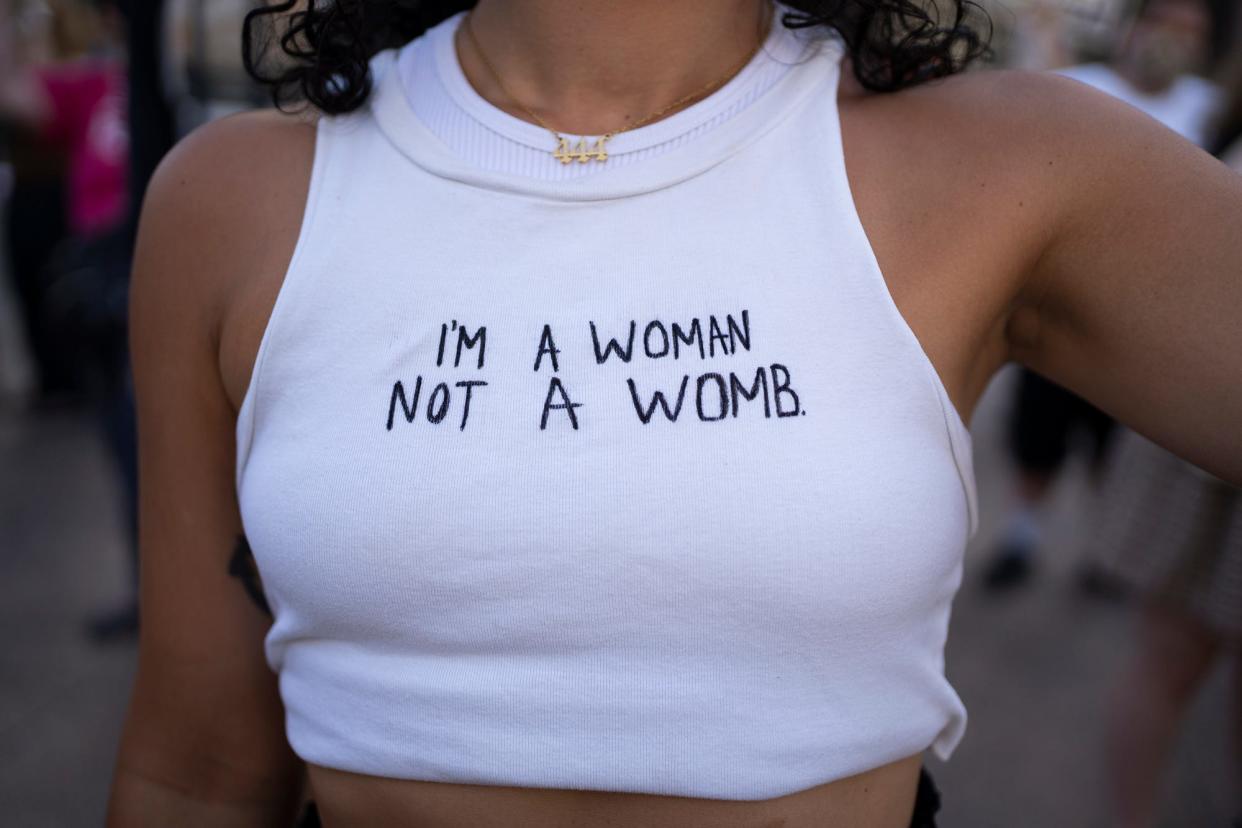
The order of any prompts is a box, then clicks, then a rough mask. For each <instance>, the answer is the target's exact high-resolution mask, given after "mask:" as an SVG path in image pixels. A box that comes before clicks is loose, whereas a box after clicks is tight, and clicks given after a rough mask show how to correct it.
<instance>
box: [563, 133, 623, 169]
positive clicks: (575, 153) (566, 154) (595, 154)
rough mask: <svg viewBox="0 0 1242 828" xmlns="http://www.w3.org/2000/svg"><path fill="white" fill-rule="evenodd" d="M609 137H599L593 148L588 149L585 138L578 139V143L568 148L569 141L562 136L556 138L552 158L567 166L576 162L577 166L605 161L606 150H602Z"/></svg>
mask: <svg viewBox="0 0 1242 828" xmlns="http://www.w3.org/2000/svg"><path fill="white" fill-rule="evenodd" d="M611 137H612V136H611V135H601V136H600V137H599V138H597V139H596V141H595V144H594V146H591V147H588V146H587V142H586V138H579V139H578V143H577V144H575V145H574V146H573V149H570V147H569V139H568V138H565V137H563V136H557V139H556V149H555V150H554V151H553V153H552V157H553V158H555V159H556V160H557V161H560V162H561V163H562V164H569V163H572V162H574V161H577V162H578V163H579V164H586V163H587V162H589V161H607V160H608V150H606V149H605V148H604V144H605V143H606V142H607V141H608V139H609V138H611Z"/></svg>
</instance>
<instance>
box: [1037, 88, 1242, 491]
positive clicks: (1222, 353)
mask: <svg viewBox="0 0 1242 828" xmlns="http://www.w3.org/2000/svg"><path fill="white" fill-rule="evenodd" d="M1028 83H1030V82H1028ZM1034 86H1035V87H1036V88H1034V89H1030V90H1027V98H1028V99H1029V100H1030V101H1031V102H1032V106H1034V107H1036V108H1037V109H1038V110H1039V113H1038V118H1037V119H1036V120H1037V121H1038V122H1039V123H1041V124H1043V125H1044V127H1043V128H1042V129H1041V132H1042V134H1040V135H1037V136H1034V140H1033V141H1032V143H1031V147H1032V149H1031V150H1030V152H1031V153H1033V154H1035V155H1037V157H1038V163H1040V164H1042V165H1044V166H1045V167H1046V169H1047V173H1046V175H1047V179H1046V183H1047V184H1048V185H1049V187H1048V189H1049V191H1051V192H1053V193H1055V194H1056V201H1055V205H1056V212H1055V221H1054V222H1053V226H1052V227H1051V229H1050V232H1049V234H1048V242H1047V244H1046V246H1045V248H1044V250H1043V254H1042V256H1041V257H1040V259H1039V262H1038V264H1037V266H1036V267H1035V269H1034V271H1033V272H1032V273H1031V275H1030V277H1029V280H1028V283H1027V285H1026V290H1025V295H1026V299H1027V304H1026V306H1025V308H1024V309H1023V310H1021V311H1019V312H1018V314H1017V315H1015V323H1016V324H1014V325H1013V326H1012V330H1013V331H1014V332H1015V336H1014V337H1013V338H1012V345H1013V356H1014V357H1015V358H1016V359H1018V360H1019V361H1021V362H1024V363H1025V364H1027V365H1029V366H1030V367H1032V368H1034V369H1035V370H1037V371H1039V372H1040V373H1043V374H1045V375H1046V376H1048V377H1049V378H1051V379H1053V380H1054V381H1056V382H1059V383H1061V384H1062V385H1064V386H1066V387H1067V388H1069V389H1071V390H1073V391H1076V392H1078V393H1080V394H1081V395H1083V396H1084V397H1086V398H1087V399H1089V400H1090V401H1091V402H1093V403H1095V404H1096V405H1097V406H1099V407H1100V408H1102V409H1103V410H1105V411H1107V412H1108V413H1110V414H1112V415H1113V416H1115V417H1116V418H1117V419H1119V420H1121V421H1122V422H1124V423H1126V424H1127V425H1129V426H1131V427H1132V428H1134V430H1136V431H1138V432H1140V433H1142V434H1144V435H1145V436H1147V437H1148V438H1150V439H1151V440H1153V441H1154V442H1156V443H1158V444H1160V445H1162V446H1164V447H1165V448H1167V449H1169V450H1170V451H1172V452H1174V453H1175V454H1178V455H1180V456H1182V457H1184V458H1185V459H1187V460H1189V461H1191V462H1192V463H1194V464H1196V465H1198V466H1200V467H1201V468H1203V469H1205V470H1207V471H1209V472H1211V473H1213V474H1215V475H1216V476H1218V477H1220V478H1222V479H1224V480H1227V481H1229V482H1232V483H1235V484H1238V485H1242V176H1240V175H1238V174H1237V173H1235V172H1233V171H1231V170H1230V169H1229V168H1228V167H1226V166H1225V165H1224V164H1222V163H1221V162H1219V161H1217V160H1216V159H1214V158H1213V157H1211V156H1210V155H1208V154H1207V153H1205V152H1203V151H1201V150H1199V149H1198V148H1196V147H1195V146H1193V145H1192V144H1191V143H1190V142H1188V141H1186V140H1184V139H1182V138H1181V137H1179V136H1178V135H1176V134H1175V133H1173V132H1172V131H1170V130H1168V129H1166V128H1165V127H1163V126H1162V125H1160V124H1158V123H1157V122H1155V121H1154V120H1151V119H1149V118H1147V117H1146V116H1144V115H1142V114H1140V113H1138V112H1137V111H1136V110H1133V109H1131V108H1130V107H1128V106H1126V105H1124V104H1122V103H1119V102H1116V101H1114V100H1112V99H1111V98H1108V97H1107V96H1104V95H1102V94H1100V93H1098V92H1096V91H1094V90H1092V89H1090V88H1088V87H1085V86H1083V85H1081V84H1079V83H1077V82H1075V81H1071V80H1067V79H1062V78H1055V77H1044V78H1040V79H1039V80H1038V81H1036V82H1034Z"/></svg>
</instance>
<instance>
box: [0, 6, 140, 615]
mask: <svg viewBox="0 0 1242 828" xmlns="http://www.w3.org/2000/svg"><path fill="white" fill-rule="evenodd" d="M51 9H52V18H51V20H52V24H53V27H54V28H57V27H59V28H69V29H73V30H74V31H77V32H78V33H79V34H78V40H79V46H78V48H77V53H76V54H73V56H72V57H69V58H67V59H62V60H56V61H51V62H42V63H41V62H38V61H18V60H16V59H14V55H15V50H13V49H9V50H6V51H5V54H6V55H8V56H9V57H10V59H11V62H10V65H9V66H8V67H7V71H4V72H0V79H2V80H0V108H2V109H0V111H2V112H3V114H4V115H5V116H6V117H7V118H8V119H9V121H10V122H11V123H12V124H14V125H15V126H17V127H18V128H20V129H21V130H22V131H23V132H24V133H25V134H26V135H27V136H28V137H27V140H31V141H33V142H35V143H37V144H39V145H41V146H43V147H47V148H54V149H55V150H56V151H58V152H60V153H62V154H63V155H64V157H65V159H66V175H65V181H64V184H63V186H64V187H65V198H64V203H65V213H66V223H67V233H66V236H65V238H63V239H60V240H59V241H58V242H57V244H56V246H55V248H53V250H52V251H51V252H50V254H49V255H48V256H47V262H46V263H45V264H44V265H43V266H42V268H41V269H40V274H39V279H40V282H41V285H40V296H39V302H38V308H37V312H38V313H37V317H36V318H35V320H34V323H35V325H37V326H38V325H41V326H43V327H42V329H43V330H44V331H45V332H46V333H45V335H46V336H50V337H52V338H54V339H55V340H56V342H57V343H58V345H57V349H58V352H60V353H63V354H65V355H66V356H67V357H68V359H69V361H70V362H71V367H72V371H73V374H72V376H73V378H74V380H73V381H74V387H75V388H77V389H78V390H79V391H80V392H82V393H84V394H85V395H86V398H87V400H88V401H89V403H90V404H91V405H92V406H93V407H94V409H95V413H96V416H97V418H98V421H99V423H100V425H101V427H102V433H103V436H104V438H105V443H106V446H107V448H108V450H109V452H110V454H111V455H112V459H113V461H114V464H115V467H116V468H117V470H118V471H119V473H120V480H121V488H120V493H121V497H122V509H123V514H124V523H125V526H126V530H127V531H126V538H127V540H128V546H129V547H130V550H131V552H130V556H129V564H130V578H129V581H130V583H131V588H130V590H129V594H128V595H126V596H125V598H124V600H123V601H122V603H121V605H120V606H119V607H114V608H109V609H108V610H106V611H104V612H102V613H101V614H99V615H96V616H94V617H92V618H91V619H88V622H87V631H88V632H89V633H90V634H91V635H92V636H94V637H96V638H107V637H110V636H112V635H114V634H117V633H125V632H134V631H136V624H137V605H138V603H137V563H138V561H137V549H136V546H137V526H136V523H137V518H136V510H137V502H136V496H137V461H136V451H137V449H136V438H135V429H134V422H133V402H132V388H131V384H130V381H129V375H128V351H127V348H126V346H125V339H126V327H125V317H126V313H127V303H128V281H129V279H128V274H129V266H130V251H131V248H132V244H131V239H130V236H129V234H128V233H127V219H128V216H129V210H130V199H129V188H128V177H129V163H128V161H129V153H130V143H129V137H128V117H127V114H128V113H127V110H128V105H127V95H126V90H127V72H126V61H125V54H124V37H123V33H122V29H123V19H122V18H121V15H120V10H119V8H118V7H117V6H116V5H115V4H114V3H112V2H108V1H107V0H97V1H96V2H94V3H90V4H87V3H81V2H76V0H60V2H57V3H55V4H53V5H52V7H51ZM65 21H71V22H72V23H73V25H72V26H71V25H70V23H69V22H65ZM6 31H7V32H8V33H9V36H10V38H12V37H14V36H15V34H16V32H15V30H14V28H13V27H11V26H10V27H6ZM64 51H70V50H64ZM14 209H16V210H21V209H22V208H21V206H20V205H15V208H14ZM45 390H46V389H45Z"/></svg>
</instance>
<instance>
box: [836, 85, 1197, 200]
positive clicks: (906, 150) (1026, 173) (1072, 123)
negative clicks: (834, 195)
mask: <svg viewBox="0 0 1242 828" xmlns="http://www.w3.org/2000/svg"><path fill="white" fill-rule="evenodd" d="M842 110H843V112H850V113H851V115H852V117H853V119H854V121H856V122H857V123H858V124H859V125H860V126H861V127H862V128H863V129H865V130H866V133H867V135H866V137H867V142H866V143H868V144H870V145H871V146H873V147H876V150H875V152H872V153H867V154H868V155H876V154H878V153H880V152H883V154H884V159H885V163H886V164H888V165H892V166H894V167H896V168H900V169H901V171H902V172H903V173H905V172H909V171H910V170H912V169H913V170H915V171H917V170H918V169H921V170H923V171H924V174H923V175H922V176H921V177H922V178H923V179H926V178H927V177H928V176H930V177H931V178H932V179H935V178H936V177H938V176H940V177H943V176H944V174H946V173H948V172H953V173H958V174H960V173H961V172H962V171H963V170H965V169H969V170H970V171H971V172H972V173H973V175H971V176H969V177H972V178H976V179H977V178H978V177H979V176H980V175H988V176H991V177H996V176H999V177H1002V178H1003V179H1004V180H1008V181H1011V182H1013V183H1015V184H1018V183H1020V184H1021V186H1022V189H1023V190H1025V191H1027V192H1030V193H1031V194H1032V195H1033V196H1035V197H1038V195H1039V191H1040V187H1041V185H1042V186H1043V188H1044V189H1052V190H1055V191H1056V194H1059V195H1061V196H1064V195H1065V194H1066V190H1065V188H1066V187H1074V186H1075V185H1086V184H1088V183H1089V181H1090V180H1092V179H1098V178H1099V176H1101V175H1107V174H1108V173H1109V171H1110V170H1114V169H1116V168H1117V167H1118V166H1119V165H1121V164H1123V163H1125V162H1126V161H1127V160H1129V159H1131V158H1132V157H1133V156H1134V154H1135V153H1143V152H1149V153H1150V152H1161V153H1173V154H1178V155H1189V154H1194V153H1198V152H1201V151H1200V150H1198V149H1197V148H1195V147H1194V145H1193V144H1191V143H1190V142H1189V141H1186V140H1185V139H1182V138H1180V137H1179V136H1177V135H1176V134H1175V133H1173V132H1172V131H1171V130H1169V129H1168V128H1167V127H1165V126H1163V125H1162V124H1160V123H1158V122H1156V121H1155V120H1154V119H1152V118H1150V117H1148V116H1147V115H1145V114H1143V113H1141V112H1139V111H1138V110H1137V109H1135V108H1133V107H1131V106H1129V105H1127V104H1125V103H1123V102H1121V101H1119V100H1117V99H1115V98H1113V97H1112V96H1111V95H1108V94H1106V93H1104V92H1101V91H1099V90H1097V89H1094V88H1093V87H1091V86H1088V85H1087V84H1085V83H1082V82H1080V81H1077V80H1074V79H1072V78H1069V77H1065V76H1063V75H1060V74H1057V73H1053V72H1032V71H1020V70H999V69H985V70H979V71H972V72H966V73H962V74H959V75H954V76H950V77H947V78H942V79H939V80H935V81H931V82H928V83H924V84H920V85H918V86H914V87H911V88H909V89H905V90H902V91H900V92H897V93H892V94H882V95H875V94H860V93H859V92H857V91H854V92H853V93H852V94H848V95H845V96H844V97H843V99H842ZM859 143H860V144H861V143H862V142H859ZM1067 173H1075V174H1078V173H1089V174H1090V175H1087V176H1086V177H1085V178H1084V177H1078V176H1075V177H1069V176H1067V175H1066V174H1067ZM945 183H946V185H947V186H950V187H951V186H952V182H945Z"/></svg>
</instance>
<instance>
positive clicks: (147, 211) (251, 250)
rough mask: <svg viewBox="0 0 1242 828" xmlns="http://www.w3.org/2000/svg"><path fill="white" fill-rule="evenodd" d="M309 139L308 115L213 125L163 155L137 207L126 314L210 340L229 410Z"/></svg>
mask: <svg viewBox="0 0 1242 828" xmlns="http://www.w3.org/2000/svg"><path fill="white" fill-rule="evenodd" d="M315 131H316V130H315V120H314V118H313V116H310V115H303V114H297V115H289V114H285V113H282V112H278V111H276V110H258V111H251V112H242V113H237V114H234V115H229V116H226V117H223V118H220V119H217V120H214V121H211V122H209V123H207V124H204V125H202V126H200V127H198V128H197V129H195V130H194V131H192V132H191V133H189V134H188V135H186V136H185V137H184V138H182V139H181V140H180V141H179V142H178V143H177V144H176V146H174V147H173V148H172V150H171V151H170V152H169V153H168V155H167V156H165V158H164V159H163V160H162V161H161V162H160V165H159V167H158V168H157V169H156V172H155V175H154V176H153V177H152V180H151V183H150V186H149V187H148V190H147V194H146V197H145V199H144V203H143V209H142V219H141V223H140V228H139V235H138V248H137V251H136V254H135V266H134V282H133V294H134V295H133V300H132V305H131V307H132V308H133V309H134V310H135V312H136V315H137V314H140V313H141V309H142V308H158V311H156V312H155V313H154V314H152V315H153V316H158V322H156V321H154V320H152V324H159V325H161V326H166V327H171V328H173V329H180V330H182V331H183V332H185V331H186V330H193V331H197V332H198V333H199V334H201V335H202V337H203V338H205V340H207V341H209V342H211V343H212V344H213V347H215V348H217V357H218V368H219V370H220V374H221V378H222V379H223V382H224V386H225V390H226V392H228V396H229V398H230V401H231V402H232V403H233V404H234V405H236V404H237V397H238V395H239V394H240V391H239V390H238V386H242V385H244V383H245V381H246V376H248V366H246V365H245V362H246V351H247V349H251V350H253V347H257V344H254V345H253V346H252V343H251V342H250V340H251V339H254V338H255V337H253V336H251V335H250V333H249V332H250V331H252V330H253V329H255V328H256V327H257V328H258V330H259V332H260V333H261V330H262V326H263V323H264V321H265V320H266V316H265V315H263V313H262V310H261V309H262V307H263V306H264V303H265V302H266V303H267V304H269V305H270V303H271V302H272V301H274V298H275V295H276V293H277V291H278V289H279V283H280V279H281V278H282V277H283V274H284V271H285V269H286V268H287V266H288V262H289V260H290V258H291V257H292V254H293V249H294V246H295V245H296V241H297V234H298V230H299V228H300V226H301V221H302V214H303V211H304V209H305V204H306V197H307V191H308V188H309V182H310V175H311V167H312V164H313V158H314V150H315ZM256 313H257V314H258V315H259V318H255V314H256ZM239 315H240V317H239ZM251 320H253V322H252V321H251ZM135 322H136V323H139V324H141V323H142V322H143V320H141V319H138V318H136V319H135ZM174 326H175V327H174ZM135 345H136V347H141V342H140V341H139V342H136V343H135ZM238 371H240V372H242V373H243V374H245V375H246V376H240V377H237V376H233V375H234V374H236V373H237V372H238Z"/></svg>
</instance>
